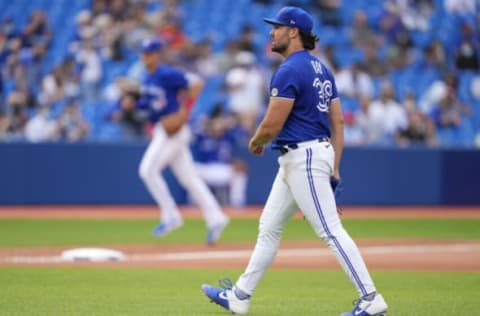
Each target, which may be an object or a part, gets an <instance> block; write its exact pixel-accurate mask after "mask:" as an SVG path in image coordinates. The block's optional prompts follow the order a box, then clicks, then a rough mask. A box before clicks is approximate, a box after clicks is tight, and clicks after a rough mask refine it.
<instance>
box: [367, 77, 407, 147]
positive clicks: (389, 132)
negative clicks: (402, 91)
mask: <svg viewBox="0 0 480 316" xmlns="http://www.w3.org/2000/svg"><path fill="white" fill-rule="evenodd" d="M368 116H369V117H370V119H371V122H372V124H373V126H375V127H376V128H378V129H379V131H380V135H379V136H380V137H379V138H378V139H375V140H374V141H375V142H378V143H390V142H391V140H393V136H394V135H395V133H396V132H397V131H398V130H401V129H404V128H405V127H406V126H407V113H406V111H405V109H404V108H403V107H402V106H401V105H400V104H399V103H398V102H397V100H396V99H395V96H394V91H393V86H392V84H391V83H390V82H386V83H384V85H383V87H382V90H381V92H380V97H379V98H378V99H376V100H374V101H373V102H372V103H371V104H370V106H369V109H368Z"/></svg>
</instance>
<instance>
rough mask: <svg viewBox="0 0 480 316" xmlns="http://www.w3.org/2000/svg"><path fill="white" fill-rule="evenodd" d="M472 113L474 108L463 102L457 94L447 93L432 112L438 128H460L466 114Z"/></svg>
mask: <svg viewBox="0 0 480 316" xmlns="http://www.w3.org/2000/svg"><path fill="white" fill-rule="evenodd" d="M471 113H472V110H471V109H470V108H469V107H468V106H466V105H465V104H463V103H461V102H460V101H459V100H458V99H457V98H456V96H454V95H451V94H447V95H445V96H444V97H443V98H442V99H441V100H440V102H439V103H438V105H437V106H436V107H435V108H434V109H433V110H432V112H431V113H430V115H431V117H432V119H433V120H434V122H435V124H436V126H437V128H439V129H442V128H453V129H456V128H458V127H459V126H460V125H461V124H462V121H463V119H464V118H465V116H468V115H470V114H471Z"/></svg>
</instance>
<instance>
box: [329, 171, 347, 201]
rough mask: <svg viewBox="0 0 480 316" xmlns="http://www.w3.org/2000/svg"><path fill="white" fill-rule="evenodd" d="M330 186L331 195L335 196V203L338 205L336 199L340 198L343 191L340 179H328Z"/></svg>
mask: <svg viewBox="0 0 480 316" xmlns="http://www.w3.org/2000/svg"><path fill="white" fill-rule="evenodd" d="M330 186H331V187H332V191H333V195H335V201H336V202H337V203H338V198H339V197H340V195H341V194H342V192H343V189H344V184H343V180H342V178H339V179H335V178H333V177H332V178H330Z"/></svg>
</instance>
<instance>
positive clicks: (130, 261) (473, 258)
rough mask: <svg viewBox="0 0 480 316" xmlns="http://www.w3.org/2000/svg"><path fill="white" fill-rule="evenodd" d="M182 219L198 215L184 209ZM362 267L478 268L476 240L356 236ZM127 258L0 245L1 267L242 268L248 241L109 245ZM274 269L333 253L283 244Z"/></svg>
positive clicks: (46, 212)
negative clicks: (98, 258)
mask: <svg viewBox="0 0 480 316" xmlns="http://www.w3.org/2000/svg"><path fill="white" fill-rule="evenodd" d="M182 211H183V213H184V214H185V217H187V218H188V217H191V218H193V217H195V218H196V217H199V216H200V213H199V212H198V210H196V209H195V208H184V209H183V210H182ZM227 212H228V213H229V215H230V216H231V217H233V218H241V217H258V216H259V212H260V207H252V208H249V209H246V210H243V211H238V210H233V209H230V210H227ZM342 216H343V217H345V218H364V217H368V218H425V217H428V218H432V217H434V218H480V208H450V209H447V208H440V209H439V208H394V207H389V208H382V209H380V208H375V209H374V208H358V207H355V208H344V209H343V215H342ZM157 217H158V213H157V210H156V209H155V208H154V207H150V206H140V207H68V208H66V207H60V206H55V207H52V206H49V207H46V206H45V207H21V206H19V207H1V208H0V218H157ZM357 242H358V244H359V246H360V248H361V251H362V254H363V255H364V257H365V260H366V262H367V265H368V266H369V267H370V268H371V269H381V270H424V271H430V270H441V271H480V242H478V241H448V240H446V241H441V240H435V241H431V240H430V241H428V240H411V239H408V240H400V239H394V240H378V239H375V240H358V241H357ZM109 248H113V249H115V250H120V251H122V252H123V253H124V254H125V255H126V258H125V260H121V261H107V262H78V261H77V262H66V261H64V260H62V258H61V257H60V254H61V253H62V251H64V250H67V248H61V247H58V248H8V249H5V248H3V249H2V248H0V265H9V266H11V265H15V266H16V265H36V266H58V265H61V266H82V267H90V266H95V267H98V266H103V267H158V268H212V269H216V268H244V267H245V266H246V264H247V262H248V258H249V256H250V253H251V251H252V248H253V244H245V243H243V244H242V243H220V244H219V245H216V246H214V247H207V246H205V245H203V244H198V245H176V246H175V245H174V246H171V245H149V246H144V245H139V246H125V245H109ZM273 268H282V269H285V268H295V269H338V268H339V264H338V263H337V262H336V260H335V257H334V256H333V254H332V253H331V252H330V251H329V250H328V249H327V248H326V247H325V246H324V244H323V243H322V242H321V241H318V242H315V241H308V242H283V243H282V245H281V249H280V251H279V254H278V256H277V258H276V260H275V262H274V264H273Z"/></svg>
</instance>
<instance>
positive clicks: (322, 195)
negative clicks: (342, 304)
mask: <svg viewBox="0 0 480 316" xmlns="http://www.w3.org/2000/svg"><path fill="white" fill-rule="evenodd" d="M278 162H279V165H280V168H279V171H278V173H277V176H276V178H275V181H274V183H273V186H272V189H271V192H270V195H269V197H268V200H267V203H266V205H265V208H264V210H263V213H262V215H261V217H260V225H259V234H258V239H257V243H256V245H255V249H254V251H253V254H252V256H251V258H250V262H249V264H248V266H247V269H246V271H245V272H244V274H243V275H241V276H240V278H239V279H238V281H237V283H236V286H237V287H238V288H239V289H241V290H243V291H244V292H245V293H247V294H250V295H252V294H253V292H254V290H255V288H256V287H257V285H258V283H259V282H260V280H261V278H262V277H263V275H264V274H265V272H266V270H267V268H268V267H269V266H270V264H271V263H272V261H273V259H274V257H275V256H276V254H277V251H278V248H279V246H280V237H281V234H282V231H283V227H284V225H285V223H286V222H287V221H288V219H289V218H290V217H291V216H292V215H293V214H294V213H295V211H296V210H297V209H300V210H301V211H302V213H303V215H304V216H305V218H306V219H307V220H308V222H309V223H310V225H311V226H312V228H313V229H314V231H315V233H316V234H317V236H318V237H320V238H321V239H322V240H323V241H325V242H326V243H327V244H328V246H329V247H330V249H331V250H333V252H334V253H335V255H336V257H337V259H338V261H339V262H340V264H341V266H342V267H343V269H344V270H345V272H346V274H347V275H348V277H349V278H350V280H351V281H352V282H353V284H354V285H355V286H356V288H357V289H358V292H359V293H360V295H361V296H362V295H365V294H367V293H371V292H373V291H375V286H374V284H373V281H372V279H371V277H370V275H369V273H368V270H367V267H366V266H365V263H364V261H363V259H362V257H361V255H360V252H359V250H358V247H357V246H356V245H355V243H354V242H353V240H352V239H351V238H350V236H349V234H348V233H347V232H346V231H345V229H344V228H343V226H342V223H341V221H340V218H339V216H338V214H337V208H336V204H335V199H334V196H333V192H332V189H331V188H330V183H329V181H330V176H331V174H332V170H333V162H334V151H333V148H332V146H331V145H330V144H329V143H326V142H323V143H319V142H314V143H313V144H312V143H310V142H308V146H305V147H304V146H300V148H298V149H296V150H293V151H290V152H288V153H286V154H284V155H282V156H280V157H279V159H278Z"/></svg>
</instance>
